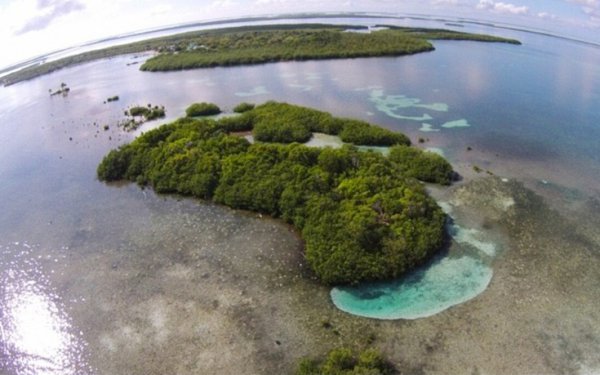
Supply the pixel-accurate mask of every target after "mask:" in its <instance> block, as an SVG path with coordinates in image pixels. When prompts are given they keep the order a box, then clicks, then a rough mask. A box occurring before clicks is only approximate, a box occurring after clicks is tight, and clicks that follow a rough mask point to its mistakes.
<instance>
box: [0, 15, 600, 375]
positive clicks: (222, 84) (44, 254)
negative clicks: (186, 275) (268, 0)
mask: <svg viewBox="0 0 600 375" xmlns="http://www.w3.org/2000/svg"><path fill="white" fill-rule="evenodd" d="M329 21H331V20H329ZM337 22H339V23H342V22H344V23H350V22H361V23H363V24H375V23H378V24H381V23H394V24H404V23H402V20H397V19H390V20H366V19H365V20H358V19H353V20H348V19H344V20H338V21H337ZM415 22H416V21H414V20H412V21H410V24H411V25H414V23H415ZM430 23H431V22H429V23H428V26H430ZM439 26H443V25H442V24H440V25H439ZM446 27H448V26H446ZM460 30H464V31H476V32H485V33H492V34H496V35H501V36H505V37H510V38H517V39H519V40H521V41H522V42H523V44H522V45H520V46H516V45H508V44H498V43H478V42H467V41H434V45H435V48H436V50H435V51H433V52H429V53H423V54H418V55H414V56H405V57H397V58H392V57H390V58H369V59H351V60H333V61H312V62H311V61H307V62H287V63H275V64H265V65H258V66H247V67H233V68H214V69H203V70H193V71H181V72H168V73H149V72H141V71H139V70H138V69H139V64H140V63H141V62H143V60H144V59H145V58H147V57H148V56H147V55H146V56H144V55H126V56H120V57H115V58H111V59H105V60H100V61H95V62H91V63H87V64H83V65H78V66H74V67H71V68H67V69H63V70H60V71H57V72H54V73H51V74H48V75H45V76H42V77H39V78H36V79H33V80H30V81H26V82H22V83H19V84H15V85H13V86H9V87H4V88H0V103H2V104H1V108H2V109H1V111H0V193H1V195H0V196H1V197H2V203H1V206H0V211H1V212H2V214H1V215H0V334H1V335H0V373H2V374H57V375H58V374H88V373H89V374H92V373H99V374H104V373H110V372H109V371H107V370H106V369H107V368H110V367H105V368H103V367H102V366H103V364H106V363H109V362H110V355H109V354H110V353H111V350H113V351H114V350H117V349H118V346H115V345H117V344H115V339H114V337H113V338H112V339H109V338H106V339H105V340H104V341H102V343H101V344H102V345H103V346H102V345H100V344H98V343H95V340H97V338H96V337H94V334H95V333H97V327H99V326H102V325H103V324H109V322H110V314H108V315H107V313H106V311H108V307H106V306H109V305H110V304H109V302H106V303H104V304H103V303H101V302H99V301H112V300H111V298H113V297H114V296H113V294H112V293H114V289H112V288H114V287H115V285H117V286H118V284H115V280H119V278H125V277H133V280H134V281H135V283H137V284H136V285H137V289H136V288H134V287H131V284H128V286H129V287H131V288H132V289H131V290H130V291H129V290H128V292H127V293H128V294H127V295H120V296H119V297H114V298H117V299H118V300H119V301H121V302H119V303H114V304H112V305H110V306H111V309H117V310H118V309H119V308H123V309H124V308H125V307H124V305H125V304H126V303H127V302H126V301H129V302H132V303H133V302H135V301H136V298H143V296H145V295H146V294H145V293H151V291H150V289H149V288H158V287H157V286H156V285H155V284H153V283H151V282H147V279H148V278H155V277H157V276H156V275H157V274H159V273H153V272H154V271H156V270H155V268H154V266H153V264H154V263H153V260H156V262H157V263H156V264H158V263H160V262H163V260H164V259H162V257H163V256H164V254H165V253H168V254H170V255H169V259H168V262H170V263H169V264H171V265H175V264H178V262H179V261H181V259H180V258H178V257H177V254H175V253H173V252H174V251H177V249H178V248H179V247H181V248H184V249H188V250H189V249H193V248H194V246H200V245H197V244H198V243H200V244H201V246H202V248H203V249H204V248H206V249H220V248H229V247H231V248H235V249H239V251H240V252H241V253H243V251H244V249H246V247H247V244H248V243H255V244H265V246H270V247H272V246H279V247H281V248H284V249H285V248H286V246H296V245H297V238H296V237H295V235H294V234H293V232H291V231H290V230H289V229H287V228H286V227H285V226H281V225H279V226H278V225H274V226H272V227H269V228H270V229H268V230H267V229H265V228H262V227H260V225H262V224H260V223H261V222H262V221H263V220H264V219H261V218H257V217H255V216H253V215H250V214H248V213H236V212H233V211H231V210H228V209H226V208H223V207H218V206H214V205H211V204H207V203H203V202H198V201H193V200H189V199H188V200H183V201H182V200H181V199H180V198H177V197H163V196H156V195H155V194H153V193H152V192H151V191H149V190H142V189H140V188H138V187H136V186H133V185H107V184H104V183H101V182H99V181H98V180H97V179H96V166H97V165H98V163H99V162H100V160H101V159H102V157H103V156H104V155H105V154H106V153H107V152H108V151H109V150H110V149H113V148H116V147H118V146H119V145H121V144H123V143H126V142H128V141H130V140H132V139H133V137H135V135H137V134H139V133H140V132H143V131H146V130H148V129H151V128H153V127H156V126H159V125H160V124H162V123H166V122H168V121H170V120H173V119H176V118H178V117H181V116H183V115H184V109H185V108H186V107H187V106H188V105H189V104H191V103H193V102H202V101H207V102H214V103H217V104H218V105H220V106H221V108H222V109H224V110H225V111H231V109H232V108H233V107H234V106H235V105H236V104H238V103H239V102H242V101H247V102H253V103H262V102H264V101H267V100H278V101H286V102H289V103H294V104H298V105H303V106H309V107H313V108H317V109H321V110H324V111H329V112H331V113H333V114H334V115H337V116H344V117H355V118H361V119H364V120H367V121H369V122H372V123H375V124H379V125H381V126H383V127H386V128H388V129H392V130H397V131H401V132H404V133H406V134H407V135H409V136H410V137H411V139H412V140H413V143H415V144H416V146H417V147H423V148H427V149H429V150H431V151H432V152H438V153H441V154H443V155H444V156H445V157H446V158H448V160H450V161H451V162H452V163H453V165H455V167H456V169H457V170H458V171H459V172H461V174H463V176H464V177H465V178H466V179H471V178H476V177H479V176H485V175H495V176H498V177H499V178H503V179H506V180H507V181H508V180H517V181H520V182H522V183H523V184H524V185H525V186H526V187H528V188H530V189H532V190H533V191H535V192H536V193H537V194H539V195H540V196H542V197H543V198H544V199H545V200H546V201H547V202H548V203H549V204H550V206H552V207H553V208H555V209H557V210H561V211H562V212H568V213H569V215H574V216H576V215H578V211H577V207H580V206H581V205H582V204H583V202H586V201H587V200H588V199H590V198H596V199H597V198H599V197H600V188H599V186H600V153H599V152H598V150H599V149H600V106H599V105H598V104H599V103H600V64H599V62H600V48H598V47H595V46H592V45H588V44H582V43H577V42H573V41H568V40H564V39H559V38H552V37H548V36H543V35H538V34H532V33H526V32H520V31H515V30H503V29H493V28H486V27H484V26H475V25H470V26H468V27H465V28H460ZM61 83H66V84H67V85H68V87H69V88H70V92H69V93H68V95H65V96H62V95H55V96H51V95H50V94H49V90H52V91H54V90H56V89H58V88H59V87H60V85H61ZM114 95H118V96H119V100H118V101H116V102H110V103H106V99H107V98H109V97H112V96H114ZM146 104H152V105H164V106H165V108H166V111H167V118H166V119H164V120H160V121H154V122H150V123H147V124H145V125H144V126H143V127H141V128H140V129H139V130H138V131H137V132H132V133H127V132H125V131H123V130H122V129H121V128H120V127H119V126H118V124H119V122H120V121H121V120H123V119H124V114H123V113H124V111H125V110H126V109H127V108H128V107H130V106H133V105H146ZM419 139H420V140H421V141H422V142H419ZM328 142H329V144H332V145H334V144H335V140H325V141H324V143H328ZM475 166H476V167H477V168H474V167H475ZM475 169H478V170H480V172H477V171H475ZM441 204H442V205H444V207H445V208H446V210H447V212H448V213H449V215H450V216H452V208H451V207H449V205H448V204H447V202H441ZM507 204H510V203H507ZM166 218H168V220H167V219H166ZM469 224H470V223H468V222H465V223H463V222H460V221H455V222H452V223H449V229H450V232H451V233H452V234H453V236H454V241H453V245H452V246H453V247H451V249H450V250H449V251H450V254H451V256H445V255H444V254H442V255H441V256H440V257H438V258H436V259H434V260H433V261H432V263H431V264H429V265H427V266H426V267H425V268H423V269H420V270H418V271H417V272H416V273H415V274H412V275H409V276H408V277H407V278H406V279H402V280H396V281H394V282H393V283H388V284H384V285H361V286H359V287H358V288H346V289H337V288H336V289H334V290H333V291H332V297H333V300H334V302H335V303H336V305H337V306H338V307H340V308H341V309H342V310H344V311H349V312H350V313H353V314H358V315H363V316H367V317H371V318H380V319H416V318H421V319H427V318H426V317H427V316H431V315H434V314H438V313H443V312H444V311H445V310H446V309H448V308H450V307H451V306H454V305H456V304H459V303H469V302H468V301H469V300H471V299H472V298H476V297H477V296H478V295H479V294H480V293H485V289H486V287H487V285H488V283H489V282H490V280H492V278H493V277H494V276H493V267H494V258H495V257H496V256H497V255H498V254H499V253H502V252H506V251H510V249H503V248H502V246H501V244H500V243H497V242H495V241H494V239H493V235H490V236H487V235H486V233H485V231H480V228H478V229H474V228H471V227H470V226H469ZM269 225H270V224H269ZM240 228H246V229H247V231H246V232H243V233H242V234H240V232H239V231H241V230H242V229H240ZM199 233H201V234H202V236H200V235H199ZM186 238H187V239H186ZM191 239H194V241H196V242H194V241H191ZM290 244H292V245H290ZM207 251H208V250H207ZM232 251H233V250H232ZM235 251H237V250H235ZM565 251H567V249H565ZM590 256H592V255H590ZM211 259H212V258H211ZM213 260H214V262H217V263H219V262H225V261H226V259H225V260H223V259H221V258H218V259H217V258H215V259H213ZM136 262H138V263H136ZM140 262H142V263H143V267H141V266H140V264H141V263H140ZM129 263H132V264H135V267H134V266H133V265H131V267H133V268H135V269H136V270H139V269H145V270H147V273H148V275H146V274H145V273H144V274H140V271H136V272H137V273H136V274H135V275H133V276H132V275H131V274H128V272H131V270H130V268H129V266H128V264H129ZM161 264H162V263H161ZM219 264H221V263H219ZM140 267H141V268H140ZM102 270H105V273H102V272H104V271H102ZM101 271H102V272H101ZM257 272H259V271H257ZM128 280H130V279H128ZM160 285H161V286H160V293H164V294H169V293H175V291H176V290H177V289H178V287H177V285H176V284H173V285H172V284H170V283H166V284H164V285H163V284H160ZM582 287H590V288H597V287H598V285H585V286H582ZM153 291H154V292H155V290H154V289H153ZM111 296H113V297H111ZM119 298H120V299H119ZM189 298H192V299H193V297H189ZM124 301H125V302H124ZM322 303H323V304H324V305H327V304H331V301H329V300H323V301H322ZM588 303H592V304H596V306H597V307H598V308H600V305H598V301H590V302H588ZM115 306H116V307H115ZM103 309H104V310H103ZM96 311H104V312H105V313H104V315H102V314H100V315H97V314H96ZM115 314H116V315H117V316H118V315H119V313H118V311H117V312H116V313H115ZM98 316H101V317H102V319H103V320H101V319H100V318H98ZM152 322H153V324H154V326H156V327H160V326H161V322H162V321H161V317H160V316H159V315H157V316H156V317H155V320H153V321H152ZM124 329H125V330H126V329H128V328H127V327H125V328H124ZM129 329H131V328H129ZM134 331H135V330H134ZM125 332H128V331H125ZM130 334H131V335H133V336H135V335H136V334H137V335H138V336H139V340H140V342H143V340H144V336H143V333H140V332H137V333H136V332H133V331H132V332H130ZM157 335H158V333H157ZM159 339H160V337H159ZM111 340H112V341H111ZM138 344H139V342H138ZM111 345H112V346H111ZM111 348H112V349H111ZM115 348H117V349H115ZM103 350H104V351H105V352H102V351H103ZM106 353H109V354H106ZM145 355H148V356H150V355H152V353H145ZM107 358H108V359H107ZM107 366H108V365H107ZM129 370H131V369H129ZM131 371H133V372H132V373H135V369H133V370H131ZM183 373H185V372H183Z"/></svg>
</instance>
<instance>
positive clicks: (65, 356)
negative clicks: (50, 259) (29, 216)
mask: <svg viewBox="0 0 600 375" xmlns="http://www.w3.org/2000/svg"><path fill="white" fill-rule="evenodd" d="M1 249H2V252H1V254H2V260H0V269H1V271H0V272H1V273H0V335H1V337H0V357H1V361H0V372H1V373H2V374H7V375H8V374H19V375H21V374H27V375H28V374H32V375H33V374H36V375H44V374H45V375H71V374H83V373H90V372H91V371H90V369H89V367H88V366H87V365H86V361H85V359H84V356H83V349H84V347H85V343H84V341H83V340H82V339H81V338H80V337H78V336H76V335H75V334H73V327H72V324H71V321H70V318H69V316H68V314H67V313H66V312H65V307H64V305H63V304H61V302H60V298H59V296H58V295H56V294H55V293H54V291H53V290H52V289H51V288H50V287H49V283H48V280H47V278H46V277H45V276H44V273H43V270H42V267H41V266H40V264H39V262H38V261H37V260H36V259H34V258H33V252H32V251H31V248H30V247H29V246H28V245H18V244H15V245H13V246H10V247H7V248H1Z"/></svg>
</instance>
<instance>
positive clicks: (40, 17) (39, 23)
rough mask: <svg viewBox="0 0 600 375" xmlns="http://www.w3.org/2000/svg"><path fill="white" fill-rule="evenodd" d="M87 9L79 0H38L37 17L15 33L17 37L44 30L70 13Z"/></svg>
mask: <svg viewBox="0 0 600 375" xmlns="http://www.w3.org/2000/svg"><path fill="white" fill-rule="evenodd" d="M84 9H85V5H83V4H82V3H80V2H79V1H78V0H38V2H37V10H36V12H37V13H38V14H37V15H36V16H34V17H33V18H31V19H30V20H29V21H27V23H25V25H23V27H21V28H20V29H19V30H17V31H16V32H15V35H22V34H25V33H28V32H30V31H36V30H43V29H45V28H46V27H48V26H49V25H50V24H51V23H52V22H53V21H54V20H56V19H57V18H60V17H62V16H66V15H67V14H69V13H73V12H78V11H81V10H84Z"/></svg>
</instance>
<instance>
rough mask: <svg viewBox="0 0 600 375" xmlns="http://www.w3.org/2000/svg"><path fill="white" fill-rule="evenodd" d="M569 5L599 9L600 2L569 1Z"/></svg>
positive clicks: (591, 0) (598, 0)
mask: <svg viewBox="0 0 600 375" xmlns="http://www.w3.org/2000/svg"><path fill="white" fill-rule="evenodd" d="M567 1H568V2H569V3H574V4H579V5H583V6H585V7H592V8H597V7H598V6H599V5H600V0H567Z"/></svg>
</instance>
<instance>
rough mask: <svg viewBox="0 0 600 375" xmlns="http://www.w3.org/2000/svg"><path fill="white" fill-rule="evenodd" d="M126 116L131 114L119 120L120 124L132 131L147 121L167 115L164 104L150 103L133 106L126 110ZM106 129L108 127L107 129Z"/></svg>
mask: <svg viewBox="0 0 600 375" xmlns="http://www.w3.org/2000/svg"><path fill="white" fill-rule="evenodd" d="M125 116H130V117H128V118H126V119H125V120H123V121H121V122H119V124H118V125H119V126H120V127H121V128H123V129H124V130H126V131H132V130H135V129H137V128H139V127H140V125H142V124H143V123H145V122H146V121H152V120H156V119H159V118H163V117H165V107H164V106H160V107H159V106H157V105H155V106H152V104H148V105H147V106H146V107H144V106H133V107H131V108H129V110H127V111H125ZM105 130H106V129H105Z"/></svg>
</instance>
